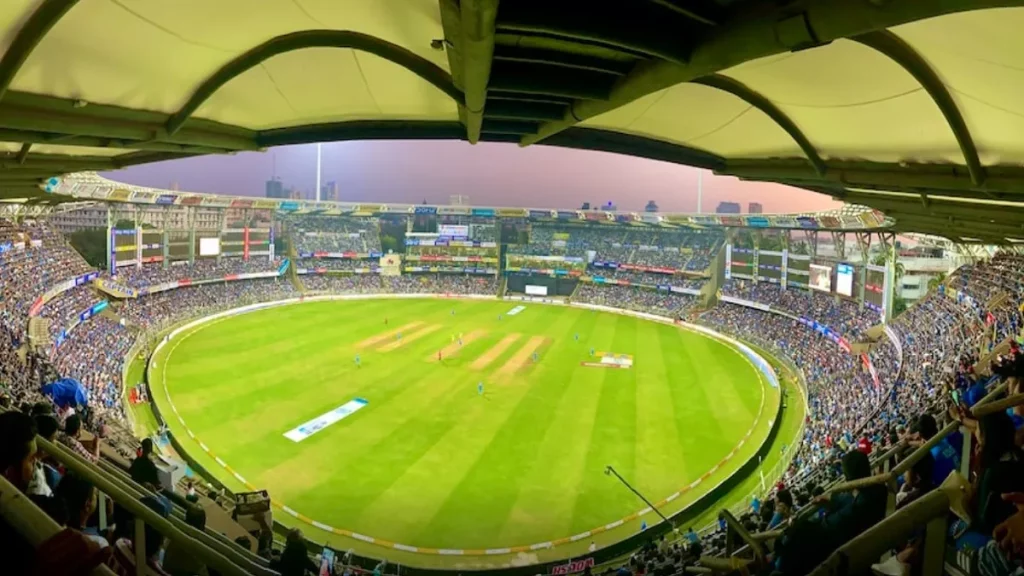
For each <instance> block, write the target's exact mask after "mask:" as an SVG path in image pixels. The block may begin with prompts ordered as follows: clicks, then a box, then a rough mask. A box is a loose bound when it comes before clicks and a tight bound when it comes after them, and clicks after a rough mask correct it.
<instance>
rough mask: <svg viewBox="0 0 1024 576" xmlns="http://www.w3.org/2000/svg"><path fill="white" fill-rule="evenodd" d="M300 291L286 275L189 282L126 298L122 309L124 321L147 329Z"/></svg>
mask: <svg viewBox="0 0 1024 576" xmlns="http://www.w3.org/2000/svg"><path fill="white" fill-rule="evenodd" d="M297 295H298V294H297V292H296V291H295V288H294V287H293V286H292V284H291V282H289V281H288V280H287V279H285V278H258V279H255V280H237V281H233V282H216V283H211V284H200V285H196V286H186V287H182V288H176V289H174V290H166V291H164V292H158V293H156V294H150V295H148V296H143V297H141V298H135V299H129V300H125V301H124V303H123V304H122V305H121V306H120V309H119V312H120V314H121V316H122V317H123V318H124V319H125V322H126V323H127V324H128V325H129V326H132V327H138V328H141V329H142V330H145V331H146V332H150V333H152V332H155V331H159V330H161V329H163V328H165V327H168V326H171V325H173V324H175V323H177V322H181V321H183V320H188V319H190V318H195V317H199V316H205V315H207V314H212V313H214V312H219V311H221V310H226V309H228V308H235V307H238V306H245V305H248V304H257V303H261V302H272V301H274V300H283V299H286V298H294V297H296V296H297Z"/></svg>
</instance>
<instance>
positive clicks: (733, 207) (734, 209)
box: [715, 202, 740, 214]
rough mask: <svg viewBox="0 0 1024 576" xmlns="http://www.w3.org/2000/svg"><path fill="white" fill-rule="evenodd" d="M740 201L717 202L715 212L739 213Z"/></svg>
mask: <svg viewBox="0 0 1024 576" xmlns="http://www.w3.org/2000/svg"><path fill="white" fill-rule="evenodd" d="M739 213H740V203H739V202H719V203H718V208H715V214H739Z"/></svg>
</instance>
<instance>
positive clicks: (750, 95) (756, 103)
mask: <svg viewBox="0 0 1024 576" xmlns="http://www.w3.org/2000/svg"><path fill="white" fill-rule="evenodd" d="M693 83H694V84H700V85H701V86H707V87H709V88H715V89H717V90H721V91H723V92H728V93H729V94H732V95H733V96H735V97H737V98H739V99H740V100H743V101H744V102H746V103H747V104H750V105H751V106H753V107H754V108H757V109H758V110H760V111H761V112H764V113H765V114H766V115H767V116H768V117H769V118H771V119H772V121H773V122H775V123H776V124H778V125H779V128H782V129H783V130H784V131H785V132H786V134H789V137H790V138H792V139H793V141H794V142H796V144H797V146H799V147H800V149H801V150H803V151H804V154H805V155H806V156H807V161H808V162H810V163H811V167H813V168H814V171H815V172H817V174H818V176H824V175H825V161H824V160H822V158H821V155H820V154H818V151H817V150H816V149H815V148H814V146H813V145H812V144H811V141H810V140H808V139H807V136H805V135H804V133H803V132H802V131H801V130H800V128H799V127H797V125H796V123H794V122H793V121H792V120H791V119H790V118H789V116H786V113H785V112H783V111H782V110H779V108H778V106H776V105H775V104H773V103H772V102H771V101H770V100H768V99H767V98H765V97H764V96H762V95H761V94H760V93H759V92H757V91H756V90H752V89H751V88H749V87H748V86H747V85H746V84H743V83H742V82H740V81H738V80H733V79H732V78H730V77H728V76H722V75H721V74H711V75H709V76H703V77H701V78H696V79H694V80H693Z"/></svg>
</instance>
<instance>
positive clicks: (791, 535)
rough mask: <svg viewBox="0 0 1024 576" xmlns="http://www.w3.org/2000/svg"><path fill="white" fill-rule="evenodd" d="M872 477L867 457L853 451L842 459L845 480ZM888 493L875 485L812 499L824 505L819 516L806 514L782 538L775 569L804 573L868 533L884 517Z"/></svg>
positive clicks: (791, 572) (879, 485) (784, 571)
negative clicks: (851, 541) (823, 510)
mask: <svg viewBox="0 0 1024 576" xmlns="http://www.w3.org/2000/svg"><path fill="white" fill-rule="evenodd" d="M870 475H871V465H870V463H869V461H868V457H867V456H866V455H865V454H864V453H862V452H858V451H856V450H854V451H851V452H848V453H847V454H846V455H845V456H844V457H843V476H844V477H845V479H846V480H847V481H853V480H859V479H862V478H867V477H868V476H870ZM886 498H887V490H886V488H885V486H884V485H882V484H876V485H873V486H866V487H864V488H858V489H856V490H853V491H852V492H843V493H837V494H835V495H833V496H832V497H831V498H828V499H825V498H824V497H820V498H818V499H816V500H815V503H816V504H818V505H824V506H825V513H824V515H822V516H820V517H819V516H816V515H810V516H808V515H805V516H803V517H801V518H800V519H799V520H797V521H796V522H795V523H794V524H793V525H792V526H791V527H790V528H789V529H788V530H787V531H786V533H785V534H784V535H783V537H782V538H781V539H780V541H779V542H777V543H776V548H775V560H776V561H775V568H776V569H777V570H779V571H781V572H782V573H783V574H794V575H796V574H806V573H808V572H810V571H811V570H812V569H813V568H814V567H815V566H817V565H818V564H820V563H821V562H822V561H823V560H824V559H825V558H827V557H828V556H829V554H831V553H832V552H833V551H834V550H836V549H837V548H839V547H840V546H842V545H843V544H845V543H847V542H849V541H850V540H852V539H853V538H855V537H856V536H858V535H859V534H860V533H861V532H863V531H864V530H867V529H868V528H870V527H871V526H873V525H874V524H876V523H877V522H879V521H880V520H881V519H882V518H883V517H884V516H885V502H886Z"/></svg>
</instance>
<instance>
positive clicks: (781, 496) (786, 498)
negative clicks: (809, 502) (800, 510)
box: [768, 490, 793, 530]
mask: <svg viewBox="0 0 1024 576" xmlns="http://www.w3.org/2000/svg"><path fill="white" fill-rule="evenodd" d="M775 502H776V503H775V514H772V519H771V521H770V522H768V529H769V530H774V529H775V528H778V527H779V525H780V524H782V523H783V522H785V521H786V520H788V519H789V518H790V516H792V515H793V495H792V494H791V493H790V492H789V490H779V493H778V494H776V495H775Z"/></svg>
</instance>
